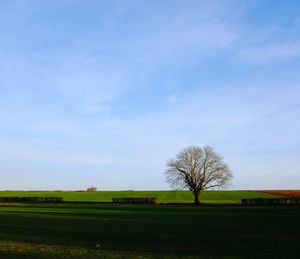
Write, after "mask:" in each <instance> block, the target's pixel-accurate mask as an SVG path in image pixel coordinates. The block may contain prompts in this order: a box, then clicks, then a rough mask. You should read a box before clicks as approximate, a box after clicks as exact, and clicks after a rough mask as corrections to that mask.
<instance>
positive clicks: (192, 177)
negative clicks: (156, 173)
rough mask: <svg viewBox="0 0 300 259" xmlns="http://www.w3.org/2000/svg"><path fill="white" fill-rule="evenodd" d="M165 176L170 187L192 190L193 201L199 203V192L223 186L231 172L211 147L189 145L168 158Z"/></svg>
mask: <svg viewBox="0 0 300 259" xmlns="http://www.w3.org/2000/svg"><path fill="white" fill-rule="evenodd" d="M166 177H167V181H168V182H169V183H170V185H171V187H173V188H178V187H179V188H182V189H188V190H190V191H192V192H193V195H194V203H195V204H196V205H199V204H200V194H201V192H202V191H203V190H207V189H212V188H223V187H224V186H225V185H226V184H227V183H228V182H229V181H230V180H231V178H232V172H231V170H230V169H229V166H228V165H227V164H226V163H225V162H224V161H223V158H222V157H221V156H220V155H219V154H217V153H216V152H215V151H214V149H213V148H212V147H210V146H204V147H203V148H202V147H198V146H191V147H187V148H185V149H183V150H182V151H181V152H180V153H178V155H177V156H176V158H174V159H171V160H169V162H168V163H167V170H166Z"/></svg>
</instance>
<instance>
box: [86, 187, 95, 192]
mask: <svg viewBox="0 0 300 259" xmlns="http://www.w3.org/2000/svg"><path fill="white" fill-rule="evenodd" d="M86 191H87V192H96V191H97V187H89V188H87V189H86Z"/></svg>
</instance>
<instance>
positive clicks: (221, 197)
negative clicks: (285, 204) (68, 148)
mask: <svg viewBox="0 0 300 259" xmlns="http://www.w3.org/2000/svg"><path fill="white" fill-rule="evenodd" d="M4 196H6V197H7V196H37V197H38V196H43V197H54V196H56V197H63V198H64V200H65V201H93V202H111V201H112V198H113V197H115V198H119V197H120V198H121V197H158V201H159V202H160V203H192V202H193V195H192V193H191V192H189V191H98V192H37V191H34V192H31V191H1V192H0V197H4ZM276 197H281V196H279V195H275V194H269V193H263V192H255V191H205V192H203V194H202V195H201V199H202V202H204V203H210V204H211V203H213V204H217V203H218V204H239V203H240V201H241V199H242V198H276Z"/></svg>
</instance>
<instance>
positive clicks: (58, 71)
mask: <svg viewBox="0 0 300 259" xmlns="http://www.w3.org/2000/svg"><path fill="white" fill-rule="evenodd" d="M0 78H1V80H0V176H1V181H0V189H2V190H46V189H47V190H59V189H64V190H75V189H86V188H87V187H90V186H96V187H98V189H99V190H128V189H129V190H143V189H144V190H154V189H169V186H168V183H167V182H166V179H165V175H164V171H165V170H166V163H167V161H168V160H169V159H170V158H172V157H174V156H175V155H176V154H177V153H178V152H179V151H181V150H182V149H183V148H184V147H187V146H191V145H192V146H195V145H197V146H203V145H210V146H212V147H214V148H215V150H216V151H217V152H218V153H219V154H221V155H222V156H223V157H224V161H225V162H226V163H228V165H229V166H230V168H231V170H232V171H233V174H234V178H233V180H232V182H231V184H230V186H229V188H230V189H300V159H299V158H300V2H298V1H293V0H286V1H281V0H264V1H263V0H250V1H238V0H237V1H222V0H219V1H201V0H196V1H184V0H180V1H176V0H172V1H171V0H164V1H154V0H151V1H150V0H143V1H140V0H135V1H131V0H126V1H112V0H109V1H108V0H107V1H100V0H88V1H79V0H59V1H56V0H44V1H40V0H3V1H0Z"/></svg>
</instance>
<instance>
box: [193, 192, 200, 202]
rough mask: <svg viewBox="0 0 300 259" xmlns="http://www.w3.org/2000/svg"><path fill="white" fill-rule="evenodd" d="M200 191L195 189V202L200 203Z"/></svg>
mask: <svg viewBox="0 0 300 259" xmlns="http://www.w3.org/2000/svg"><path fill="white" fill-rule="evenodd" d="M199 196H200V191H194V204H195V205H200V198H199Z"/></svg>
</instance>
